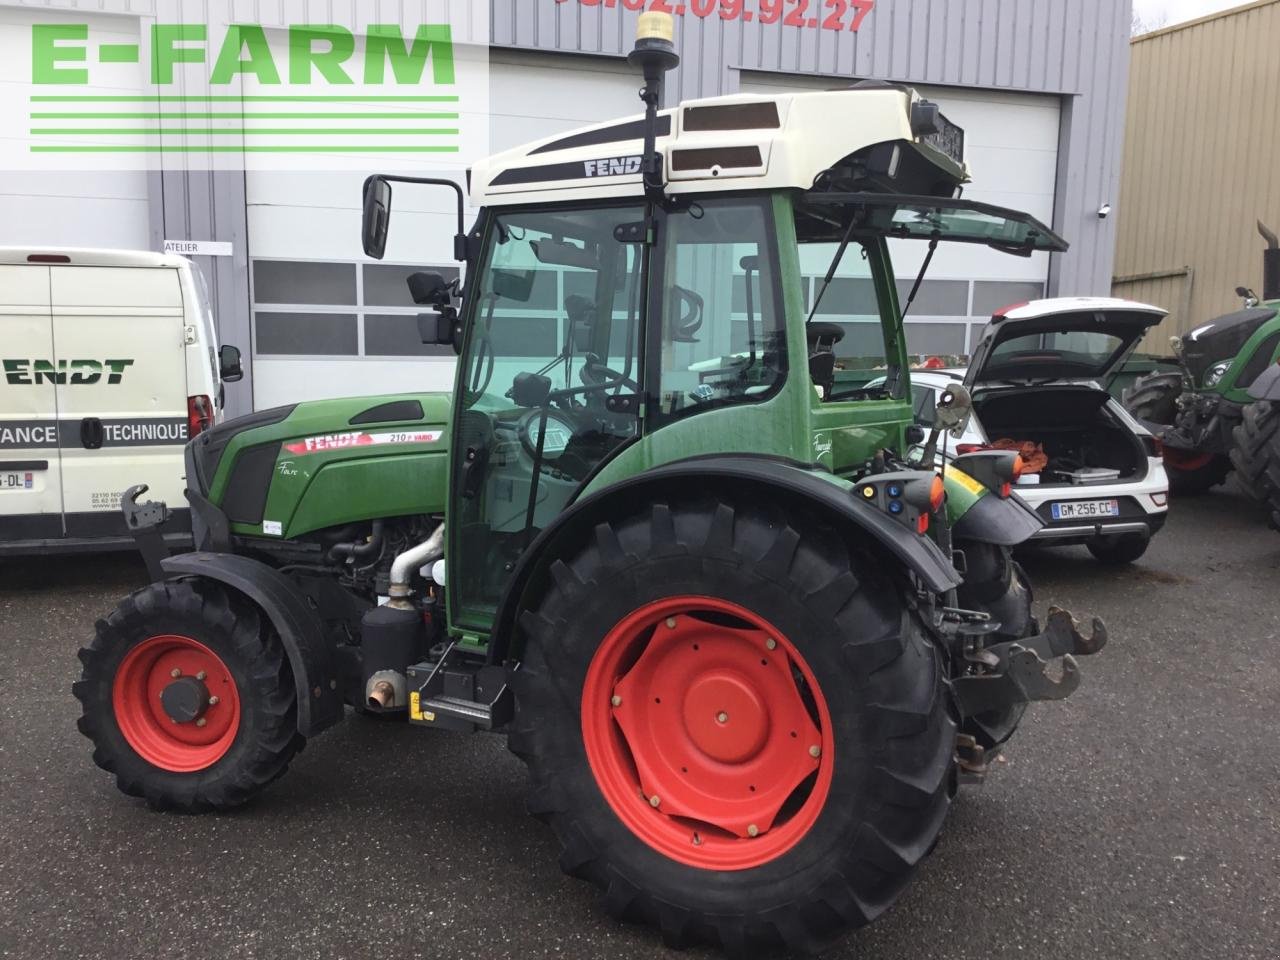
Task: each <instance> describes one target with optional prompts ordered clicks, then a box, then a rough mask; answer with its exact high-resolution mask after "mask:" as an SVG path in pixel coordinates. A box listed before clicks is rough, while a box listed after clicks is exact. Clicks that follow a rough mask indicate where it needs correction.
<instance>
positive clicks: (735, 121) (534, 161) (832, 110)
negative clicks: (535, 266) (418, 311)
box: [471, 84, 968, 207]
mask: <svg viewBox="0 0 1280 960" xmlns="http://www.w3.org/2000/svg"><path fill="white" fill-rule="evenodd" d="M588 95H589V94H588ZM920 99H921V97H920V95H919V94H918V93H916V92H915V91H914V90H912V89H909V88H907V87H897V86H891V85H888V84H872V85H867V86H862V87H854V88H848V89H843V90H832V91H817V92H811V93H790V94H782V95H778V96H752V95H745V94H738V95H733V96H727V97H712V98H708V99H705V100H691V101H687V102H685V103H681V104H680V105H679V106H678V107H676V108H675V109H674V110H664V111H662V112H661V113H659V133H660V134H661V135H660V136H659V138H658V140H657V146H658V150H659V152H661V153H662V155H663V158H664V163H663V169H664V171H665V172H666V177H667V187H666V192H667V193H668V194H675V195H678V194H690V193H707V192H722V191H728V190H773V189H785V188H795V189H799V190H808V189H810V188H811V187H812V186H813V184H814V180H815V179H816V178H817V177H818V175H819V174H821V173H822V172H824V171H826V170H829V169H830V168H831V167H833V166H835V165H836V164H838V163H839V162H840V161H841V160H843V159H845V158H846V157H848V156H850V155H851V154H854V153H857V152H858V151H860V150H863V149H865V148H867V147H871V146H874V145H876V144H880V143H904V144H906V145H907V146H908V147H911V148H914V149H915V150H916V151H918V152H919V153H920V154H922V155H923V156H924V157H925V158H926V159H927V160H929V161H931V162H932V163H934V164H936V165H937V166H938V167H940V168H942V169H943V170H944V171H946V174H947V175H949V176H951V177H952V178H954V179H955V180H956V181H957V182H960V183H962V182H966V181H967V180H968V167H967V166H965V165H964V164H963V163H957V162H956V161H955V160H953V159H952V157H955V156H960V155H962V153H963V133H962V131H960V130H959V128H957V127H955V126H954V125H952V124H949V123H946V122H945V118H944V120H943V124H944V128H943V129H944V132H943V133H941V134H939V135H936V136H935V137H917V136H916V135H915V133H914V132H913V126H912V113H913V106H914V104H916V103H917V102H919V101H920ZM643 137H644V117H643V115H637V116H632V117H628V118H626V119H622V120H614V121H610V122H608V123H602V124H596V125H594V126H590V127H583V128H582V129H580V130H574V131H572V132H570V133H565V134H559V135H557V136H554V137H548V138H546V139H544V140H540V141H537V142H535V143H531V144H527V145H525V146H522V147H517V148H516V149H514V150H508V151H506V152H504V153H499V154H495V155H494V156H492V157H489V158H487V159H485V160H483V161H481V162H480V163H478V164H476V166H475V167H474V168H473V170H472V172H471V200H472V203H473V204H475V205H476V206H485V207H490V206H504V205H511V204H517V203H531V202H532V203H548V202H554V201H559V200H591V199H600V198H614V197H638V196H640V195H642V193H643V181H642V174H641V172H640V159H641V156H642V154H643V151H644V140H643ZM944 149H945V150H946V151H947V152H944ZM948 153H949V154H950V156H948Z"/></svg>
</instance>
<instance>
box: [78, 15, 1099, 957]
mask: <svg viewBox="0 0 1280 960" xmlns="http://www.w3.org/2000/svg"><path fill="white" fill-rule="evenodd" d="M642 23H643V24H644V25H645V26H647V27H648V28H650V29H651V30H652V29H653V28H654V26H655V23H656V27H657V30H656V31H655V32H656V34H657V35H651V36H646V37H643V38H642V39H641V41H640V42H639V43H638V45H637V50H636V53H635V54H634V55H633V59H634V61H635V62H636V63H638V64H639V65H640V66H642V67H643V68H644V72H645V78H646V86H645V88H644V93H643V97H644V100H645V102H646V105H647V111H646V113H645V115H644V117H643V118H642V119H639V120H628V121H624V122H620V123H615V124H606V125H602V126H597V127H592V128H590V129H587V130H582V131H579V132H576V133H572V134H569V135H566V136H562V137H556V138H552V139H549V140H546V141H543V142H541V143H538V144H534V145H532V146H531V147H526V148H522V149H519V150H515V151H512V152H510V153H507V154H503V155H501V156H498V157H495V158H493V159H491V160H489V161H487V162H485V163H483V164H480V165H478V166H477V167H476V169H475V170H474V171H473V172H472V175H471V192H472V197H473V199H474V201H475V203H476V206H477V207H479V208H480V214H479V217H478V220H477V222H476V223H475V225H474V227H473V228H472V229H470V230H464V229H463V228H462V227H463V224H462V210H461V202H462V200H461V198H462V194H461V190H460V188H458V187H457V186H456V185H453V184H447V187H449V188H452V189H454V190H456V191H458V197H459V231H458V236H457V237H456V253H457V256H458V258H459V259H460V260H462V261H464V262H465V263H466V267H467V272H466V277H467V283H466V289H465V291H459V290H458V289H457V287H456V286H455V285H453V284H446V283H445V282H444V281H443V280H442V279H441V278H439V277H438V276H436V277H433V276H430V275H417V276H415V277H414V278H413V279H412V280H411V283H410V286H411V289H412V291H413V293H414V296H415V299H416V300H417V301H418V302H421V303H423V304H426V305H432V306H434V307H435V308H436V309H435V310H434V312H429V313H426V314H425V315H424V316H423V318H422V321H421V323H420V326H421V328H422V330H423V333H424V335H425V337H426V338H427V339H429V340H431V341H432V342H436V343H443V344H453V345H454V346H455V347H456V349H457V350H458V352H459V355H460V359H459V365H458V377H457V384H456V387H455V390H454V392H453V394H452V395H451V396H447V395H439V394H426V395H410V396H397V397H385V398H376V399H353V400H338V401H330V402H322V403H309V404H299V405H298V406H295V407H289V408H285V409H279V410H272V411H267V412H263V413H259V414H255V415H253V416H250V417H246V418H243V419H241V420H238V421H235V422H233V423H228V424H225V425H222V426H219V427H218V428H215V429H214V430H211V431H209V432H208V433H206V434H204V435H202V436H201V437H199V438H198V439H197V440H195V441H194V442H193V443H192V444H191V445H190V446H189V447H188V449H187V479H188V484H189V488H190V489H189V491H188V494H187V496H188V500H189V502H190V507H191V513H192V522H193V527H194V530H195V537H196V545H197V552H195V553H191V554H187V555H181V556H173V557H169V556H166V555H165V552H164V550H163V547H161V546H159V545H158V544H157V542H156V539H155V537H156V534H155V532H154V531H155V530H156V524H157V522H158V521H160V520H162V519H163V517H164V515H165V514H166V512H167V507H165V506H164V505H163V504H139V503H137V500H138V497H139V496H140V494H141V493H142V492H144V490H143V489H142V488H135V489H134V490H131V491H130V492H129V493H128V495H127V496H126V505H125V512H126V516H127V519H128V521H129V523H130V525H131V527H132V528H133V529H134V530H136V531H137V535H138V538H139V542H140V544H141V545H142V547H143V550H144V552H145V553H146V555H147V557H148V561H149V563H150V565H151V566H152V568H153V570H154V571H155V578H156V582H155V583H153V584H152V585H150V586H148V587H146V588H145V589H142V590H140V591H138V592H137V593H135V594H134V595H133V596H131V597H129V598H128V599H126V600H124V601H123V602H122V603H121V604H120V605H119V607H118V608H117V609H116V610H115V612H113V613H112V614H111V615H110V616H109V617H107V618H106V619H105V620H102V621H100V622H99V623H98V626H97V634H96V637H95V638H94V640H93V641H92V643H91V644H90V645H89V646H88V647H87V649H85V650H84V651H82V653H81V659H82V661H83V664H84V670H83V677H82V679H81V680H80V681H79V682H78V683H76V685H75V694H76V696H77V697H78V698H79V699H80V701H81V703H82V704H83V717H82V719H81V720H80V729H81V731H82V732H83V733H84V734H85V735H86V736H88V737H89V738H90V739H91V740H92V741H93V744H94V747H95V750H94V760H95V761H96V762H97V764H98V765H99V766H101V767H102V768H104V769H105V770H108V771H110V772H111V773H113V774H114V775H115V777H116V782H117V784H118V786H119V787H120V789H121V790H123V791H124V792H125V793H126V794H129V795H131V796H136V797H141V798H144V799H145V800H146V801H148V802H149V803H150V804H151V805H152V806H154V807H157V808H162V809H163V808H167V809H177V810H182V811H193V812H199V811H211V810H225V809H229V808H233V807H236V806H237V805H239V804H242V803H244V802H245V801H247V800H249V799H250V798H251V797H253V796H254V795H256V794H258V793H259V792H260V791H262V790H263V789H264V788H266V787H267V786H268V785H269V784H270V783H271V782H272V781H274V780H275V779H276V778H277V777H279V776H281V775H282V774H283V773H284V772H285V769H286V767H287V766H288V765H289V762H290V760H291V758H292V757H293V756H294V754H295V753H296V752H297V751H298V750H299V749H300V748H301V747H302V746H303V744H304V742H305V741H306V740H307V739H309V738H312V737H315V736H317V735H318V734H320V733H321V732H322V731H324V730H325V729H327V728H329V727H331V726H333V725H334V724H337V723H339V722H340V721H342V720H343V718H344V714H345V712H346V708H347V707H348V706H350V707H352V708H354V710H355V711H357V712H359V713H362V714H369V715H374V716H379V717H384V718H392V719H398V720H400V721H402V722H405V723H410V724H413V725H417V726H422V727H431V728H439V729H443V730H450V731H461V732H473V731H502V732H505V733H506V734H507V737H508V743H509V745H510V748H511V750H513V751H514V752H515V753H516V754H517V755H518V756H519V757H521V758H522V759H523V760H524V761H525V763H526V764H527V766H528V769H529V773H530V777H531V787H530V792H529V809H530V811H531V812H532V813H533V814H534V815H536V816H537V817H539V818H541V819H542V820H544V821H546V822H547V823H549V824H550V825H551V827H552V828H553V829H554V831H555V833H556V835H557V836H558V837H559V839H560V841H561V843H562V845H563V853H562V855H561V859H560V862H561V865H562V867H563V868H564V869H565V870H566V871H568V872H569V873H571V874H573V875H574V876H577V877H581V878H583V879H585V880H588V881H590V882H592V883H594V884H596V885H597V886H598V887H600V888H601V889H602V890H603V891H604V901H605V905H606V907H607V909H608V910H609V911H610V912H611V913H613V914H614V915H615V916H618V917H623V918H630V919H637V920H643V921H647V922H650V923H652V924H654V925H656V926H657V927H659V928H660V929H661V932H662V935H663V938H664V940H665V941H666V942H668V943H669V944H673V945H680V944H684V943H686V942H690V941H710V942H713V943H719V944H721V945H722V946H723V947H724V948H725V949H726V950H727V951H728V952H730V953H733V954H737V955H747V954H754V953H755V952H756V951H757V950H760V949H770V948H783V949H796V950H812V949H816V948H819V947H821V946H822V945H823V944H825V943H827V942H829V941H831V940H832V939H834V938H835V937H837V936H839V935H840V934H841V933H842V932H844V931H845V930H847V929H849V928H852V927H856V926H860V925H863V924H866V923H868V922H870V921H872V920H873V919H875V918H876V917H877V916H879V915H880V914H881V913H882V912H883V911H884V910H886V909H887V908H888V907H889V906H890V904H892V903H893V902H894V901H895V899H896V898H897V897H898V896H899V894H900V893H901V892H902V890H903V889H904V887H905V885H906V884H907V882H908V880H909V878H910V877H911V875H912V873H913V871H914V869H915V868H916V866H917V865H918V864H919V863H920V862H921V860H922V859H923V858H924V857H925V855H926V854H927V853H928V852H929V851H930V850H931V849H932V847H933V845H934V843H935V841H936V839H937V837H938V835H939V832H940V830H941V828H942V825H943V821H944V819H945V817H946V814H947V811H948V808H949V806H950V803H951V800H952V798H953V796H954V795H955V792H956V789H957V787H958V785H959V784H960V783H962V782H967V781H973V780H979V779H981V777H982V776H983V774H984V773H985V772H986V769H987V765H988V763H989V761H990V760H991V758H992V757H993V755H994V754H996V753H997V752H998V751H999V750H1000V749H1001V747H1002V746H1003V745H1004V743H1005V741H1006V740H1007V739H1008V738H1009V736H1010V735H1011V734H1012V733H1013V730H1014V728H1015V727H1016V726H1017V724H1018V721H1019V719H1020V718H1021V716H1022V712H1023V710H1024V708H1025V706H1026V704H1027V703H1028V702H1029V701H1034V700H1046V699H1061V698H1063V697H1065V696H1067V695H1069V694H1070V693H1071V692H1072V691H1073V690H1074V689H1075V688H1076V687H1077V686H1078V684H1079V682H1080V674H1079V669H1078V667H1077V666H1076V662H1075V659H1074V657H1075V656H1078V655H1082V654H1091V653H1095V652H1097V651H1098V649H1100V648H1101V647H1102V645H1103V644H1104V643H1105V640H1106V632H1105V628H1104V627H1103V626H1102V624H1101V623H1099V622H1098V621H1096V620H1095V621H1094V622H1093V628H1092V631H1091V635H1090V636H1084V635H1083V634H1082V633H1081V632H1080V631H1079V630H1078V629H1077V626H1076V624H1075V622H1074V620H1073V619H1072V618H1071V616H1070V615H1069V614H1067V613H1065V612H1064V611H1061V610H1052V611H1051V612H1050V614H1049V617H1048V619H1047V621H1046V622H1045V623H1044V624H1043V629H1042V627H1041V625H1040V624H1038V623H1037V622H1036V621H1035V619H1033V617H1032V614H1031V593H1030V587H1029V585H1028V584H1027V582H1026V579H1025V577H1024V576H1023V574H1022V572H1021V570H1020V569H1019V568H1018V567H1017V565H1016V564H1014V563H1013V562H1012V560H1011V559H1010V550H1011V548H1012V547H1013V546H1016V545H1017V544H1019V543H1021V542H1023V541H1025V540H1026V539H1027V538H1028V537H1029V536H1030V535H1031V534H1032V533H1034V532H1035V531H1036V530H1037V529H1038V528H1039V526H1040V524H1041V521H1040V520H1039V518H1038V517H1037V516H1036V515H1035V514H1034V513H1032V512H1031V511H1030V510H1029V509H1028V508H1027V507H1026V506H1025V505H1023V504H1022V503H1021V501H1020V500H1019V499H1018V498H1017V497H1015V496H1011V494H1010V483H1011V481H1013V480H1014V479H1015V476H1016V474H1017V471H1018V469H1019V465H1018V463H1017V458H1016V456H1015V455H1013V454H1006V453H979V454H973V455H970V456H965V457H959V458H957V459H954V460H952V459H950V458H948V457H947V456H945V449H943V450H942V451H941V452H942V454H943V455H942V456H938V455H937V454H938V452H939V451H938V447H939V444H942V445H943V446H944V447H945V444H946V443H947V438H948V437H949V436H950V435H951V432H952V431H954V430H957V429H959V428H961V427H963V424H964V421H965V418H966V416H967V414H968V406H969V404H968V398H967V397H966V395H965V394H964V391H963V390H961V389H957V390H956V391H954V392H951V393H948V394H946V395H945V396H944V397H943V399H942V402H941V404H940V406H939V408H938V411H937V416H936V426H935V427H934V429H933V430H932V432H931V434H930V435H928V436H926V435H925V434H924V431H923V430H922V429H921V428H920V427H918V426H916V425H915V423H914V418H913V408H912V402H911V390H910V374H909V367H908V361H907V350H906V340H905V336H904V329H903V318H902V314H903V311H902V309H901V308H900V305H899V303H898V299H897V288H896V285H895V277H894V272H893V268H892V265H891V262H890V256H889V247H888V242H887V241H888V239H889V238H903V239H913V238H916V239H919V240H921V241H923V242H924V243H928V244H936V243H938V242H942V241H955V242H968V243H979V244H986V245H988V246H991V247H994V248H997V249H999V250H1002V251H1007V252H1009V253H1013V254H1020V255H1029V254H1031V253H1032V252H1033V251H1037V250H1063V249H1065V244H1064V242H1063V241H1062V240H1061V239H1060V238H1058V237H1057V236H1056V235H1055V234H1054V233H1053V232H1052V231H1050V230H1049V229H1048V228H1046V227H1044V226H1043V225H1042V224H1040V223H1038V222H1036V221H1035V220H1034V219H1032V218H1031V217H1029V216H1027V215H1025V214H1021V213H1016V212H1013V211H1008V210H1002V209H998V208H994V207H988V206H984V205H982V204H979V203H973V202H966V201H963V200H959V199H956V196H957V194H958V192H959V188H960V186H961V185H962V184H963V183H965V182H966V180H967V168H966V167H965V165H964V162H963V133H962V131H960V130H959V129H958V128H955V127H954V126H952V125H950V124H949V123H948V122H947V121H946V120H945V118H944V117H942V116H941V115H940V114H939V112H938V110H937V108H936V106H934V105H933V104H930V103H928V102H926V101H924V100H921V99H920V98H919V96H918V95H916V94H915V93H914V91H911V90H909V89H906V88H902V87H897V86H889V85H883V84H861V85H858V86H856V87H854V88H851V89H847V90H840V91H834V92H829V93H807V94H796V95H782V96H777V97H749V96H740V97H728V98H720V99H713V100H705V101H699V102H692V103H686V104H682V105H681V106H679V107H678V108H677V109H674V110H668V111H661V110H659V109H658V105H659V102H660V97H661V89H662V79H663V74H664V72H665V70H666V69H669V68H670V66H671V65H673V64H674V62H675V53H674V48H673V46H672V44H671V42H670V40H669V38H668V36H665V35H664V33H665V31H666V29H667V28H666V27H665V26H664V21H663V19H662V18H661V17H659V18H657V20H656V21H655V19H654V18H650V17H646V18H643V20H642ZM834 118H843V119H842V120H839V122H833V119H834ZM402 182H406V181H405V179H404V178H392V177H382V176H377V177H372V178H370V180H369V181H368V182H367V184H366V188H365V228H364V241H365V247H366V250H367V252H368V253H369V254H370V255H372V256H375V257H377V256H380V255H381V254H382V252H383V250H384V247H385V242H386V237H387V227H388V220H389V217H390V212H391V190H392V186H391V184H392V183H402ZM410 182H412V181H410ZM435 183H439V181H436V182H435ZM846 258H847V259H848V260H850V261H851V262H852V263H853V269H854V271H855V272H857V273H858V274H859V277H860V279H861V282H862V283H863V284H864V287H865V290H866V291H867V292H868V297H867V303H866V304H865V306H864V308H863V309H865V311H866V314H865V315H861V316H856V317H851V318H850V320H849V322H848V323H847V324H839V325H830V324H819V323H813V322H810V320H811V318H812V316H813V313H814V311H815V308H816V304H815V303H813V302H812V301H809V300H807V299H806V291H805V289H804V283H805V280H804V278H805V276H806V272H805V268H804V267H803V265H802V264H803V263H804V262H808V260H809V259H816V260H817V261H820V262H822V263H823V264H824V268H825V269H827V272H826V275H825V284H823V283H822V280H823V278H822V277H819V278H818V280H819V284H820V286H821V287H822V289H823V290H825V286H826V285H829V284H830V282H831V281H832V279H833V278H834V276H835V275H836V273H837V272H838V268H839V267H840V265H841V263H842V262H843V261H844V260H845V259H846ZM827 263H829V264H830V267H829V268H826V267H825V264H827ZM809 275H810V276H812V274H811V273H810V274H809ZM817 296H818V297H820V296H821V292H819V293H818V294H817ZM548 301H549V302H551V303H552V304H553V305H554V306H553V309H551V310H542V312H539V310H540V308H538V307H537V306H536V305H537V304H538V303H543V302H548ZM848 335H853V336H856V337H858V338H860V339H861V341H862V342H863V343H864V344H865V345H864V346H861V347H860V349H861V350H862V351H863V353H864V354H865V352H866V351H867V350H869V349H870V345H871V344H874V345H875V347H876V350H877V352H878V353H879V356H880V366H881V368H882V369H881V372H882V373H883V374H884V377H883V380H882V381H881V382H880V384H879V385H877V386H874V387H863V388H857V389H855V388H849V387H846V388H843V389H842V388H841V387H840V386H839V385H838V384H837V382H836V376H835V354H834V347H835V344H836V343H837V342H838V341H839V340H840V339H841V338H842V337H843V336H848ZM912 448H917V449H923V450H924V459H923V460H917V461H916V462H914V463H911V462H907V460H906V459H905V457H904V455H905V452H906V451H908V450H909V449H912ZM934 460H937V461H938V462H939V463H941V464H945V470H944V476H940V475H939V474H938V473H937V472H936V471H935V470H934V469H932V467H931V464H932V462H933V461H934ZM1051 663H1058V664H1059V667H1058V668H1056V669H1054V670H1053V673H1054V676H1053V677H1051V676H1050V675H1049V674H1048V673H1047V672H1046V669H1047V668H1048V667H1049V666H1050V664H1051ZM431 789H437V790H447V789H448V787H447V785H446V784H442V783H437V784H435V785H434V786H433V787H432V788H431Z"/></svg>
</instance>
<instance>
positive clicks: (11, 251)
mask: <svg viewBox="0 0 1280 960" xmlns="http://www.w3.org/2000/svg"><path fill="white" fill-rule="evenodd" d="M44 256H48V257H67V258H68V259H70V261H71V263H70V264H59V263H54V264H46V263H42V264H41V266H55V267H57V266H73V267H74V266H80V267H183V266H187V265H189V264H190V263H191V261H190V260H188V259H187V258H186V257H178V256H174V255H173V254H168V253H153V252H152V251H150V250H94V249H89V248H85V247H0V264H15V263H22V264H26V263H30V262H31V260H30V259H29V258H30V257H44Z"/></svg>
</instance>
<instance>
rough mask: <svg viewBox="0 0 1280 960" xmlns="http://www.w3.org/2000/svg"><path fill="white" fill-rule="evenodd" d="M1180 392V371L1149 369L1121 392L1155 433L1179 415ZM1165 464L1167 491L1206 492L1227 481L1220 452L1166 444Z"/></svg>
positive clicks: (1132, 410) (1133, 411)
mask: <svg viewBox="0 0 1280 960" xmlns="http://www.w3.org/2000/svg"><path fill="white" fill-rule="evenodd" d="M1180 396H1182V374H1181V373H1149V374H1147V375H1146V376H1145V377H1140V378H1139V379H1138V381H1137V382H1136V383H1134V385H1133V386H1132V387H1131V388H1130V389H1128V390H1126V391H1125V393H1124V406H1125V409H1126V410H1128V411H1129V412H1130V413H1131V414H1133V416H1135V417H1136V418H1137V419H1139V420H1141V421H1143V422H1144V423H1146V424H1147V425H1149V426H1151V427H1153V428H1155V429H1153V430H1152V432H1153V433H1155V434H1156V435H1157V436H1159V435H1160V434H1161V432H1162V430H1161V429H1160V428H1162V427H1171V426H1173V424H1174V422H1175V421H1176V420H1177V419H1178V398H1179V397H1180ZM1164 467H1165V471H1166V472H1167V473H1168V474H1169V492H1170V493H1172V494H1174V495H1175V496H1179V497H1194V496H1199V495H1200V494H1202V493H1207V492H1209V490H1211V489H1212V488H1214V487H1216V486H1219V485H1220V484H1222V483H1225V482H1226V479H1227V474H1228V473H1230V472H1231V462H1230V461H1229V460H1228V459H1227V458H1226V457H1224V456H1222V455H1221V454H1216V453H1201V452H1197V451H1194V450H1176V449H1174V448H1173V447H1165V450H1164Z"/></svg>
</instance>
